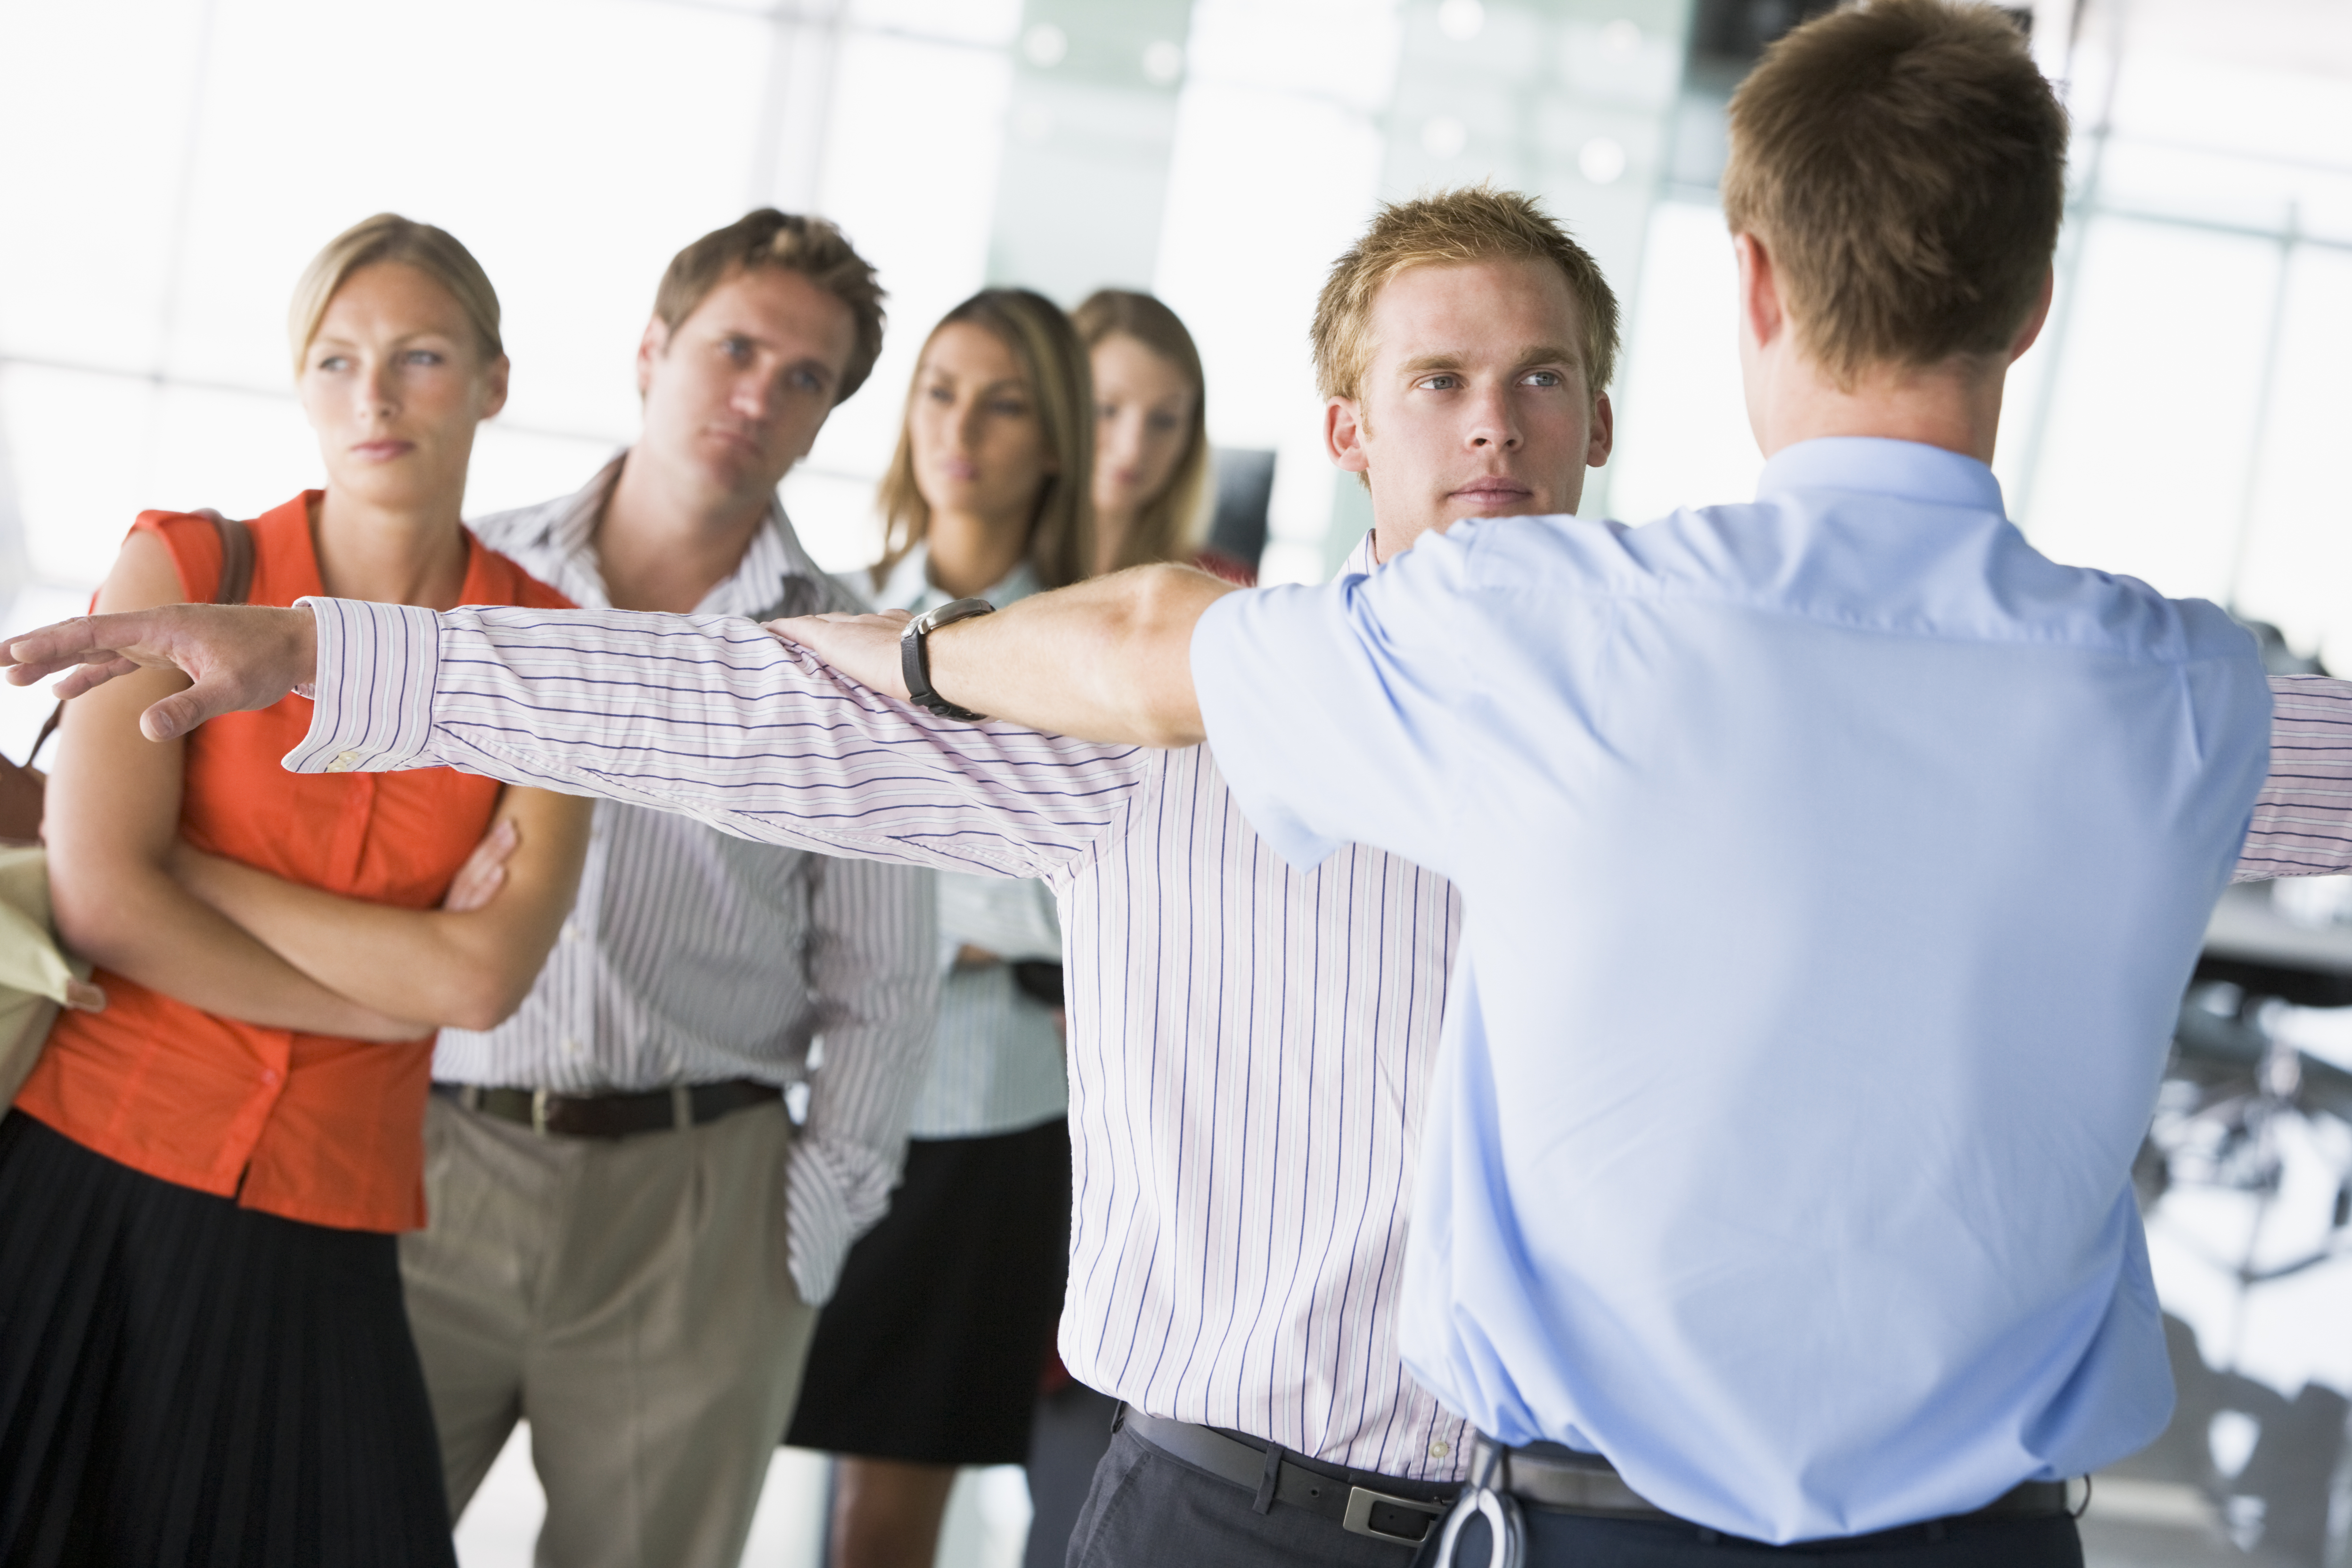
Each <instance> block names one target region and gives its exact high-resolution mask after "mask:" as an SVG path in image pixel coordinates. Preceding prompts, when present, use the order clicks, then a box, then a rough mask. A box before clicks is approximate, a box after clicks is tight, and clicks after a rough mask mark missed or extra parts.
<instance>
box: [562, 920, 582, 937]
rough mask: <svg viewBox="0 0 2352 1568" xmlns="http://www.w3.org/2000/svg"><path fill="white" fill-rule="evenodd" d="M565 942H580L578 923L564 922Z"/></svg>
mask: <svg viewBox="0 0 2352 1568" xmlns="http://www.w3.org/2000/svg"><path fill="white" fill-rule="evenodd" d="M563 940H564V941H566V942H578V941H579V940H580V924H579V922H578V921H564V922H563Z"/></svg>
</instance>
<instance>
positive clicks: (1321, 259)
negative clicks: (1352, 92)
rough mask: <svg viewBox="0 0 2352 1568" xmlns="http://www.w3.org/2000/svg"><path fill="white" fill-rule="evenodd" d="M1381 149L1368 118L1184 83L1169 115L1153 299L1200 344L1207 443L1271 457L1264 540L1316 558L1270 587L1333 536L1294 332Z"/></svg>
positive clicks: (1315, 414) (1367, 190)
mask: <svg viewBox="0 0 2352 1568" xmlns="http://www.w3.org/2000/svg"><path fill="white" fill-rule="evenodd" d="M1207 9H1208V7H1207V6H1206V5H1204V6H1203V7H1202V10H1203V11H1204V12H1205V11H1206V10H1207ZM1198 26H1199V24H1198V23H1197V22H1196V26H1195V31H1196V36H1197V32H1198ZM1380 163H1381V136H1380V133H1379V132H1378V130H1377V129H1376V128H1375V127H1374V126H1373V124H1372V122H1371V121H1370V120H1368V119H1366V118H1365V117H1363V116H1361V115H1359V114H1356V113H1353V112H1351V111H1350V110H1348V109H1346V108H1345V107H1343V106H1341V105H1340V104H1338V103H1335V102H1333V101H1331V100H1328V99H1324V98H1310V97H1307V96H1304V95H1302V94H1295V93H1286V92H1272V91H1266V90H1262V89H1253V88H1240V87H1234V86H1229V85H1226V84H1224V83H1222V82H1210V81H1202V80H1201V79H1197V78H1196V79H1194V80H1193V81H1192V82H1191V83H1190V84H1189V85H1188V86H1187V87H1186V88H1185V89H1184V92H1183V94H1182V97H1181V100H1179V103H1178V108H1177V122H1176V144H1175V148H1174V151H1173V153H1171V158H1170V163H1169V171H1168V209H1167V214H1166V216H1165V218H1164V219H1163V223H1162V227H1161V231H1160V234H1161V237H1160V264H1159V269H1158V274H1157V277H1156V279H1155V281H1154V289H1155V291H1156V292H1157V293H1158V294H1159V295H1160V297H1161V298H1162V299H1164V300H1167V301H1168V303H1169V304H1170V306H1171V307H1172V308H1173V309H1174V310H1176V311H1177V313H1178V314H1180V315H1181V316H1182V317H1183V318H1184V321H1185V323H1186V325H1187V326H1189V327H1190V328H1191V329H1192V335H1193V338H1194V340H1195V342H1198V343H1199V345H1200V349H1201V362H1202V372H1203V374H1205V376H1206V378H1207V381H1208V420H1209V437H1210V439H1211V440H1212V441H1213V442H1215V443H1216V444H1217V445H1219V446H1222V447H1258V448H1267V447H1271V448H1273V449H1274V450H1275V452H1276V459H1275V468H1274V496H1273V500H1272V503H1271V507H1270V510H1269V513H1268V525H1269V529H1270V531H1271V532H1272V534H1273V536H1274V538H1275V539H1276V541H1277V542H1290V543H1297V544H1301V545H1307V546H1313V547H1315V549H1314V551H1310V552H1303V553H1299V554H1297V555H1292V554H1281V555H1275V556H1271V557H1269V562H1268V565H1267V571H1268V574H1269V576H1271V575H1272V574H1274V573H1275V571H1276V569H1277V568H1279V569H1280V570H1281V571H1282V572H1283V573H1284V574H1303V575H1307V576H1314V575H1319V571H1318V570H1315V569H1312V568H1310V567H1309V566H1308V565H1307V563H1308V562H1309V561H1310V560H1314V561H1319V559H1320V557H1319V554H1318V553H1316V552H1319V549H1320V545H1321V542H1322V541H1323V538H1324V536H1325V534H1326V533H1327V532H1328V530H1329V528H1330V523H1331V496H1332V483H1333V478H1332V475H1333V470H1332V468H1331V463H1330V459H1329V458H1328V457H1326V456H1325V454H1324V450H1323V437H1322V430H1323V419H1322V399H1321V398H1320V397H1318V395H1317V394H1316V391H1315V374H1314V364H1313V362H1312V360H1311V359H1310V357H1309V354H1308V352H1307V328H1308V326H1309V324H1310V323H1311V322H1312V321H1314V316H1315V297H1316V293H1317V291H1318V289H1321V288H1322V286H1323V279H1324V278H1325V276H1326V274H1327V273H1328V271H1329V269H1330V266H1331V262H1332V260H1333V258H1336V257H1338V256H1339V254H1340V253H1341V252H1342V251H1344V250H1346V249H1347V248H1348V246H1349V244H1350V243H1351V242H1352V241H1353V240H1354V238H1355V237H1356V234H1357V232H1358V230H1359V229H1360V227H1361V226H1362V224H1363V221H1364V217H1365V215H1366V214H1367V213H1368V212H1369V211H1370V208H1371V205H1372V198H1373V194H1374V191H1375V189H1376V186H1377V184H1378V181H1379V178H1380ZM1236 236H1247V237H1248V239H1247V243H1246V245H1236V243H1235V237H1236Z"/></svg>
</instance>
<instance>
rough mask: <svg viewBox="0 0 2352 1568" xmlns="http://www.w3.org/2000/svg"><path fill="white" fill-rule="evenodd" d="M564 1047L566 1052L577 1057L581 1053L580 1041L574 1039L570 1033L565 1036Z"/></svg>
mask: <svg viewBox="0 0 2352 1568" xmlns="http://www.w3.org/2000/svg"><path fill="white" fill-rule="evenodd" d="M563 1048H564V1050H565V1051H566V1052H568V1053H570V1054H571V1055H572V1056H575V1057H576V1056H578V1055H579V1054H580V1042H579V1041H578V1040H575V1039H573V1038H572V1037H571V1036H570V1035H566V1036H564V1037H563Z"/></svg>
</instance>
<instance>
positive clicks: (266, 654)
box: [0, 565, 1236, 747]
mask: <svg viewBox="0 0 2352 1568" xmlns="http://www.w3.org/2000/svg"><path fill="white" fill-rule="evenodd" d="M1234 592H1236V590H1235V589H1234V585H1233V584H1230V583H1226V582H1224V581H1223V580H1221V579H1219V578H1215V577H1212V576H1210V575H1209V574H1207V573H1205V572H1196V571H1194V570H1193V569H1192V568H1191V567H1189V566H1166V565H1163V566H1138V567H1135V568H1133V569H1131V570H1129V571H1126V572H1120V573H1118V574H1114V575H1112V576H1109V577H1103V578H1097V579H1096V580H1095V581H1093V582H1090V583H1083V584H1078V585H1076V586H1075V587H1070V588H1064V589H1061V590H1060V591H1058V592H1056V593H1052V594H1040V595H1036V596H1034V597H1033V598H1030V599H1026V600H1024V601H1023V602H1022V603H1021V604H1018V605H1013V607H1011V608H1010V609H1007V610H1004V611H1002V612H1000V613H999V614H996V615H993V616H981V617H979V618H978V619H975V620H970V621H961V622H959V623H957V624H956V625H954V626H948V627H944V628H942V629H941V630H940V631H938V632H936V633H934V634H932V636H931V638H930V672H931V685H932V686H933V688H934V689H937V690H938V691H939V692H940V694H941V695H943V696H945V697H947V698H949V699H950V700H953V701H955V702H957V703H959V704H960V705H961V706H963V707H965V708H969V709H971V710H974V711H976V712H982V713H987V714H991V715H992V716H994V717H996V718H999V719H1003V720H1006V721H1010V722H1013V723H1015V724H1021V725H1024V726H1026V727H1027V728H1030V729H1033V730H1045V731H1050V732H1052V733H1055V734H1060V735H1070V736H1074V737H1076V738H1077V739H1080V740H1087V741H1099V742H1114V743H1123V744H1129V745H1145V746H1163V747H1164V746H1190V745H1194V744H1197V743H1198V742H1200V740H1201V738H1202V729H1201V708H1200V703H1199V702H1198V700H1196V699H1195V698H1194V696H1193V693H1192V658H1191V650H1192V628H1193V627H1194V626H1198V625H1199V624H1200V619H1201V616H1202V612H1203V611H1205V610H1206V609H1207V608H1208V607H1209V606H1210V605H1212V604H1213V603H1215V602H1216V601H1217V600H1218V599H1220V598H1222V597H1223V596H1224V595H1227V594H1230V593H1234ZM897 624H903V621H902V620H901V621H899V622H898V623H896V624H893V623H891V622H890V621H888V620H886V618H884V617H877V616H802V617H800V618H798V619H794V620H789V621H778V622H775V623H774V625H773V629H775V630H776V631H777V632H778V633H779V634H780V635H782V636H783V637H788V638H790V639H791V640H792V641H793V642H796V643H798V644H800V645H801V646H803V647H807V648H809V649H810V650H811V651H813V652H814V653H815V654H816V655H817V657H818V658H822V659H824V661H825V662H826V663H828V664H830V665H832V666H834V668H836V669H839V670H841V671H842V672H843V673H845V674H846V675H848V676H850V677H852V678H853V679H856V680H857V681H858V682H859V683H860V684H861V685H864V686H866V687H869V688H871V689H874V690H876V691H879V692H883V693H885V694H887V695H889V696H893V697H898V698H901V699H903V698H905V697H906V695H907V686H906V682H905V680H904V679H902V678H901V676H900V674H899V668H898V633H897ZM318 662H319V639H318V630H317V624H316V621H315V619H314V618H313V616H312V613H311V611H310V610H309V609H308V608H300V607H298V608H295V609H291V610H274V609H262V608H257V607H249V606H247V607H236V608H224V607H221V606H217V605H172V606H170V607H169V608H168V609H167V610H156V611H151V612H149V613H146V614H143V615H136V616H82V617H80V618H79V619H76V620H71V621H64V622H60V623H58V625H56V626H45V627H43V628H41V629H40V630H38V631H36V632H31V633H28V634H26V636H24V637H18V638H16V639H15V640H14V641H13V642H11V643H10V644H9V645H8V647H7V648H6V649H5V658H0V665H5V666H7V667H8V679H9V680H10V681H11V682H12V683H14V684H16V685H18V686H25V685H29V684H30V683H32V682H33V681H36V680H40V679H46V678H47V677H48V676H51V675H57V674H60V673H64V674H65V675H66V679H64V680H63V681H61V682H60V683H59V684H58V695H60V696H67V697H70V696H73V695H75V694H77V693H79V692H81V691H87V690H89V689H91V688H93V687H95V686H99V685H101V684H103V683H104V682H106V681H107V680H110V679H113V678H115V677H116V676H121V675H127V674H129V673H131V672H132V671H133V670H136V669H140V668H173V669H177V670H180V671H182V672H184V674H185V675H186V676H187V677H188V678H189V681H190V685H189V687H188V689H186V690H184V691H180V692H176V693H174V694H173V695H172V696H170V697H167V698H165V699H163V700H159V701H156V702H155V703H154V704H153V705H152V706H151V707H150V708H149V709H148V710H147V711H146V714H145V716H144V717H143V718H142V721H141V728H142V731H144V732H145V733H146V735H147V737H148V738H149V739H150V740H156V741H162V740H169V739H171V738H172V737H173V736H177V735H184V734H186V733H187V732H188V731H190V730H192V729H194V728H195V726H196V725H198V724H200V723H202V722H203V721H205V720H206V719H209V718H212V717H213V716H215V714H220V713H230V712H236V711H238V710H243V709H248V708H267V707H268V706H269V705H270V704H271V703H273V702H275V701H277V700H278V699H279V698H281V697H283V696H285V695H286V693H287V692H289V691H291V690H293V689H296V688H297V687H299V686H303V685H307V684H309V683H310V682H311V681H312V680H313V679H316V677H317V676H318V674H319V673H320V671H319V669H318ZM325 673H326V674H327V675H328V677H329V678H330V679H333V678H334V676H335V675H336V674H337V673H339V672H336V671H327V672H325Z"/></svg>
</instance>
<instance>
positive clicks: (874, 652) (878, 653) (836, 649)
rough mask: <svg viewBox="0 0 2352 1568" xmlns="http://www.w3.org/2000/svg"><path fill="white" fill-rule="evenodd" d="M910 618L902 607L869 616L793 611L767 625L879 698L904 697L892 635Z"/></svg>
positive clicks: (895, 640) (895, 636) (904, 685)
mask: <svg viewBox="0 0 2352 1568" xmlns="http://www.w3.org/2000/svg"><path fill="white" fill-rule="evenodd" d="M914 618H915V617H914V616H911V615H909V614H908V612H906V611H905V610H884V611H883V612H882V613H881V614H879V615H874V616H844V615H825V616H793V617H792V618H791V619H790V620H783V621H770V622H769V623H768V624H767V627H768V630H770V631H772V632H773V633H775V635H776V636H778V637H782V638H783V639H784V640H785V641H786V642H791V643H798V644H799V645H800V646H801V647H804V648H806V649H808V650H809V652H811V653H813V654H814V655H816V656H817V658H821V659H823V660H824V662H825V663H827V664H829V665H831V666H833V668H835V669H837V670H839V671H841V673H842V674H844V675H845V676H847V677H849V679H852V680H855V681H856V682H857V684H858V685H860V686H864V687H867V688H869V689H873V690H875V691H878V692H880V693H881V694H882V695H883V696H885V697H896V698H898V699H899V700H902V701H903V700H906V697H907V678H906V675H905V673H904V670H903V669H902V668H901V666H900V665H899V662H898V634H899V633H900V632H902V631H904V630H906V628H907V623H908V621H911V620H913V619H914Z"/></svg>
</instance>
